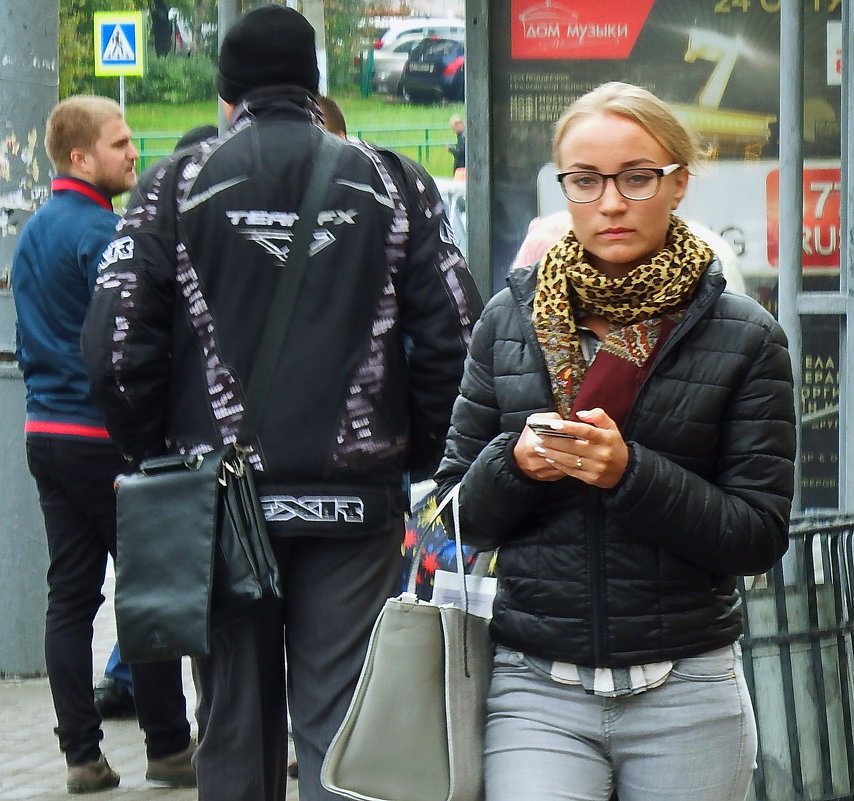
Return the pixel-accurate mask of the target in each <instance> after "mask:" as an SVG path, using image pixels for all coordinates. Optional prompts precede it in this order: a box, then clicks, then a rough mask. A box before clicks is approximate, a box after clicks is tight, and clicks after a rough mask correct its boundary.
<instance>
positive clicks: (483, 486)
mask: <svg viewBox="0 0 854 801" xmlns="http://www.w3.org/2000/svg"><path fill="white" fill-rule="evenodd" d="M505 294H506V293H501V295H498V296H496V297H495V298H493V299H492V300H491V301H490V302H489V303H488V304H487V306H486V309H485V310H484V313H483V316H482V317H481V319H480V320H479V321H478V323H477V325H476V326H475V329H474V334H473V336H472V343H471V348H470V350H469V354H468V357H467V359H466V364H465V369H464V372H463V380H462V385H461V387H460V394H459V396H458V398H457V400H456V403H455V404H454V410H453V413H452V416H451V428H450V431H449V432H448V441H447V444H446V447H445V456H444V458H443V459H442V463H441V464H440V466H439V470H438V471H437V473H436V476H435V478H436V483H437V484H438V486H439V496H440V498H441V497H444V496H445V495H446V494H447V493H448V492H449V491H450V490H451V488H452V487H453V486H454V485H455V484H458V483H460V482H462V487H461V488H460V517H461V519H460V528H461V530H462V533H463V539H464V541H465V542H466V543H468V544H471V545H475V546H477V547H479V548H482V549H489V548H495V547H497V546H498V545H500V544H501V543H502V542H504V541H506V540H507V538H508V537H510V536H511V535H512V534H513V532H514V530H515V527H516V524H517V523H518V522H519V521H520V520H521V519H523V518H524V517H525V516H526V515H528V514H529V513H530V511H531V509H532V508H533V507H534V506H535V505H536V504H537V502H538V500H539V499H541V498H542V497H543V494H544V492H545V488H546V485H545V484H544V483H543V482H540V481H534V480H532V479H529V478H528V477H527V476H525V475H524V474H523V473H522V472H521V471H520V470H519V469H518V468H517V467H516V463H515V460H514V459H513V447H514V446H515V444H516V441H517V440H518V438H519V435H518V434H517V433H513V432H510V431H503V432H502V410H500V409H499V408H498V402H497V399H496V395H495V375H494V372H493V354H494V351H495V349H494V342H495V338H496V330H495V329H496V324H497V323H498V322H499V321H500V320H501V319H502V317H503V316H504V315H505V314H506V313H507V308H506V307H505V306H502V297H503V296H504V295H505ZM505 427H506V426H505ZM445 522H446V523H449V522H450V521H449V520H446V521H445ZM448 531H451V529H450V528H448Z"/></svg>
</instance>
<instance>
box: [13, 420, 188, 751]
mask: <svg viewBox="0 0 854 801" xmlns="http://www.w3.org/2000/svg"><path fill="white" fill-rule="evenodd" d="M27 462H28V464H29V467H30V472H31V473H32V475H33V477H34V478H35V480H36V486H37V487H38V492H39V503H40V504H41V508H42V512H43V514H44V522H45V531H46V533H47V544H48V552H49V554H50V566H49V568H48V574H47V583H48V601H47V617H46V624H45V661H46V663H47V674H48V679H49V681H50V690H51V694H52V695H53V704H54V708H55V710H56V719H57V723H58V725H57V727H56V734H57V736H58V737H59V747H60V750H61V751H62V752H63V753H64V754H65V759H66V762H67V763H68V764H69V765H79V764H82V763H84V762H89V761H91V760H95V759H97V758H98V756H99V754H100V741H101V738H102V737H103V733H102V731H101V718H100V716H99V714H98V711H97V709H96V708H95V702H94V698H93V693H92V634H93V622H94V620H95V614H96V613H97V611H98V608H99V607H100V606H101V604H102V603H103V601H104V596H103V595H102V594H101V590H102V587H103V584H104V573H105V570H106V566H107V554H112V556H113V557H115V555H116V499H115V492H114V491H113V479H114V477H115V476H116V475H117V474H118V473H120V472H123V471H126V470H127V463H126V462H125V461H124V459H122V458H121V456H120V454H119V453H118V451H117V450H116V449H115V447H114V446H113V445H111V444H109V443H104V442H85V441H77V440H71V439H62V438H59V437H30V438H28V439H27ZM131 671H132V673H133V683H134V697H135V701H136V709H137V717H138V719H139V723H140V727H141V728H142V729H143V731H144V732H145V743H146V750H147V753H148V757H149V758H150V759H157V758H159V757H163V756H167V755H169V754H173V753H176V752H177V751H181V750H183V749H184V748H186V747H187V744H188V742H189V736H190V725H189V723H188V722H187V707H186V699H185V698H184V691H183V686H182V679H181V663H180V661H174V660H173V661H170V662H157V663H152V664H147V665H132V666H131Z"/></svg>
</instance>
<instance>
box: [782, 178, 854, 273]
mask: <svg viewBox="0 0 854 801" xmlns="http://www.w3.org/2000/svg"><path fill="white" fill-rule="evenodd" d="M840 186H841V184H840V171H839V169H838V168H832V167H831V168H825V169H815V168H808V167H805V168H804V228H803V251H804V253H803V259H804V267H824V268H828V267H835V268H838V267H839V225H840V222H839V221H840V216H839V215H840V208H839V206H840ZM765 187H766V206H767V209H768V262H769V263H770V264H772V265H773V266H774V267H777V266H779V260H780V250H779V244H780V241H779V237H780V233H779V232H780V217H779V190H780V171H779V170H772V171H771V172H769V173H768V178H767V179H766V182H765Z"/></svg>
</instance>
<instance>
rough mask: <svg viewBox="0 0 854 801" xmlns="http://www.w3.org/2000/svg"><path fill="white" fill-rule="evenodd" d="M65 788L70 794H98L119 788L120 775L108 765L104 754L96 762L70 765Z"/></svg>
mask: <svg viewBox="0 0 854 801" xmlns="http://www.w3.org/2000/svg"><path fill="white" fill-rule="evenodd" d="M65 786H66V787H67V788H68V792H69V793H97V792H98V791H99V790H112V789H113V787H118V786H119V774H118V773H116V772H115V771H114V770H113V769H112V768H111V767H110V766H109V764H108V763H107V760H106V758H105V757H104V755H103V754H101V756H99V757H98V759H96V760H95V761H94V762H84V763H83V764H82V765H69V766H68V775H67V777H66V780H65Z"/></svg>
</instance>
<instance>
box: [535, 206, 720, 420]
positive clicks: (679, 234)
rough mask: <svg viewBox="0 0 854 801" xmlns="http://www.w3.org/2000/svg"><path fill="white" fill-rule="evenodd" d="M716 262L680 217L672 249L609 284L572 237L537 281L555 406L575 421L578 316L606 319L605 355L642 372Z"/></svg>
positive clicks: (548, 258) (538, 322)
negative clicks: (663, 332) (665, 327)
mask: <svg viewBox="0 0 854 801" xmlns="http://www.w3.org/2000/svg"><path fill="white" fill-rule="evenodd" d="M713 256H714V253H713V252H712V250H711V248H710V247H709V246H708V245H707V244H706V243H705V242H703V241H702V240H701V239H698V238H697V237H696V236H694V234H692V233H691V231H690V230H689V229H688V226H687V225H685V223H684V222H683V221H682V220H681V219H679V218H678V217H677V216H675V215H671V226H670V230H669V232H668V234H667V240H666V242H665V245H664V248H663V249H662V250H661V251H660V252H659V253H657V254H656V255H655V256H654V257H653V258H652V259H651V261H650V262H649V263H648V264H641V265H638V266H637V267H634V268H633V269H632V270H631V271H630V272H629V274H628V275H626V276H624V277H622V278H609V277H608V276H606V275H604V274H602V273H601V272H599V270H597V269H596V268H595V267H592V266H591V265H590V264H588V263H587V262H586V261H585V257H586V254H585V252H584V248H583V247H582V246H581V243H580V242H579V241H578V240H577V239H576V237H575V234H574V233H573V232H572V231H570V232H569V234H567V236H565V237H564V238H563V239H561V240H560V241H559V242H558V243H557V244H556V245H554V246H553V247H552V248H551V250H549V251H548V253H546V255H545V257H544V258H543V261H542V264H541V265H540V271H539V276H538V278H537V289H536V294H535V296H534V314H533V323H534V329H535V330H536V333H537V341H538V342H539V344H540V347H541V348H542V350H543V354H544V356H545V359H546V365H547V366H548V370H549V377H550V378H551V384H552V394H553V397H554V401H555V406H556V408H557V411H558V412H559V413H560V414H561V415H562V416H563V417H568V416H569V412H570V410H571V409H572V404H573V401H574V400H575V396H576V395H577V394H578V388H579V386H580V384H581V381H582V379H583V378H584V374H585V372H586V370H587V362H586V361H585V359H584V355H583V354H582V351H581V341H580V340H579V337H578V334H577V332H576V324H575V313H577V312H579V311H580V312H584V311H587V312H591V313H594V314H598V315H601V316H602V317H604V318H606V319H607V320H608V321H609V322H610V323H611V324H612V326H613V327H612V330H611V333H609V334H608V337H607V339H606V340H605V341H604V342H603V343H602V347H605V348H607V349H608V350H610V351H611V352H614V353H618V354H619V355H621V356H622V357H623V358H628V359H629V360H630V361H632V362H634V363H635V364H636V365H637V366H639V367H640V366H642V365H643V364H644V362H645V361H646V358H648V357H649V355H650V353H652V351H653V350H654V348H655V345H656V343H657V341H658V331H659V328H660V322H661V317H662V316H663V315H666V314H668V313H671V314H672V313H673V312H676V311H677V310H680V309H682V308H684V306H685V305H687V303H688V301H689V300H690V299H691V297H692V296H693V294H694V290H695V288H696V286H697V282H698V281H699V279H700V276H701V275H702V274H703V272H704V271H705V269H706V267H707V266H708V264H709V262H710V261H711V260H712V258H713Z"/></svg>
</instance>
